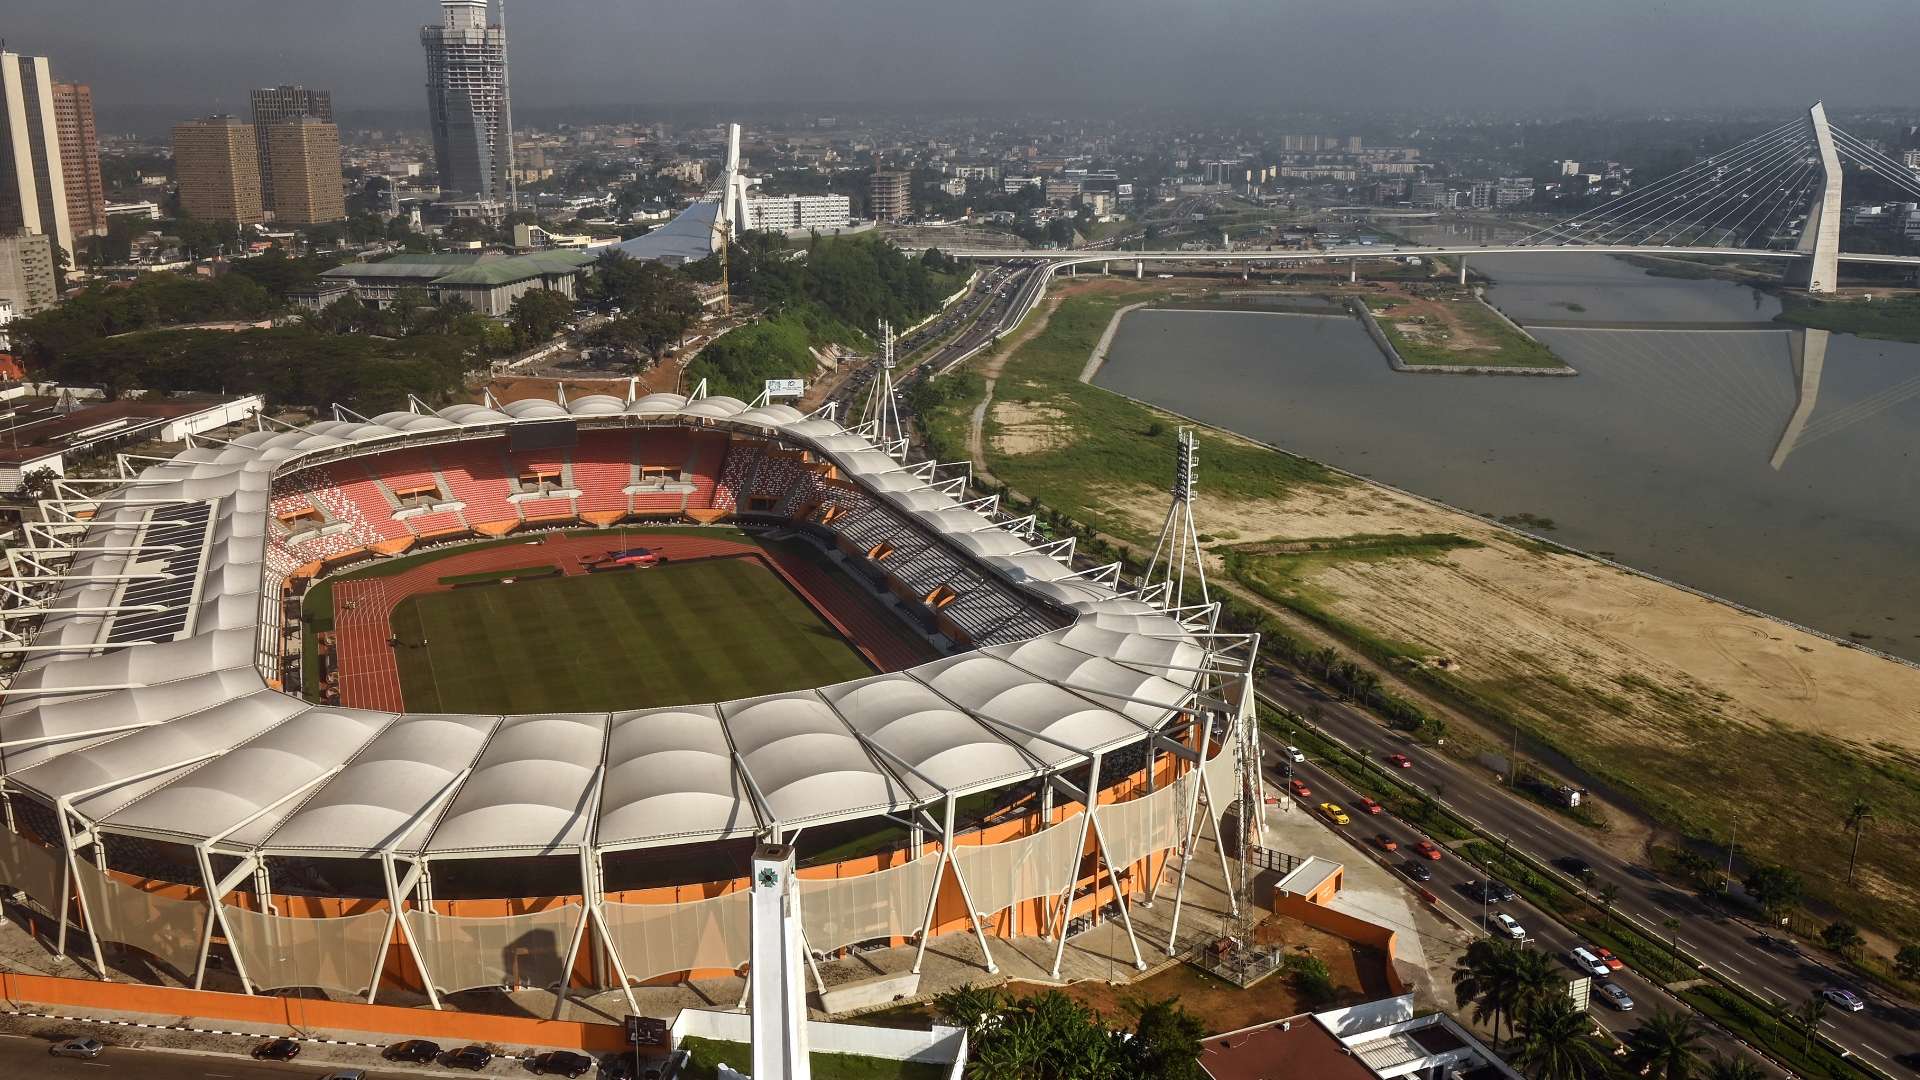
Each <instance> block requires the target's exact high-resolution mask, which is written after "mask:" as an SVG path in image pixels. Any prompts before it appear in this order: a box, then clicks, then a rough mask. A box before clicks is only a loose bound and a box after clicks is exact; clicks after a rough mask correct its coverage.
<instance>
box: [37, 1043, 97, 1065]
mask: <svg viewBox="0 0 1920 1080" xmlns="http://www.w3.org/2000/svg"><path fill="white" fill-rule="evenodd" d="M105 1049H106V1046H104V1045H103V1044H102V1043H101V1042H100V1040H99V1039H66V1040H63V1041H61V1042H57V1043H54V1044H53V1045H52V1046H50V1047H48V1048H47V1051H48V1052H49V1053H51V1054H52V1055H53V1056H54V1057H70V1058H83V1059H85V1060H87V1061H92V1060H93V1059H94V1058H97V1057H99V1056H100V1051H102V1050H105Z"/></svg>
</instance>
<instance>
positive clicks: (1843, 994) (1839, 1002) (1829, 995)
mask: <svg viewBox="0 0 1920 1080" xmlns="http://www.w3.org/2000/svg"><path fill="white" fill-rule="evenodd" d="M1820 996H1821V997H1823V998H1826V999H1827V1000H1828V1001H1830V1002H1832V1003H1833V1004H1834V1005H1835V1006H1836V1007H1838V1008H1842V1009H1845V1010H1847V1011H1848V1012H1859V1011H1860V1010H1861V1009H1864V1008H1866V1007H1867V1003H1866V1002H1865V1001H1862V1000H1861V999H1860V995H1859V994H1856V993H1854V992H1853V991H1851V990H1849V989H1847V988H1846V987H1844V986H1829V987H1827V988H1826V989H1825V990H1822V991H1820Z"/></svg>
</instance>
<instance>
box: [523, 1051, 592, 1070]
mask: <svg viewBox="0 0 1920 1080" xmlns="http://www.w3.org/2000/svg"><path fill="white" fill-rule="evenodd" d="M592 1069H593V1059H592V1058H590V1057H588V1056H586V1055H585V1054H575V1053H571V1052H569V1051H566V1050H549V1051H547V1052H546V1053H544V1054H541V1055H539V1056H537V1057H535V1058H534V1059H533V1074H534V1075H535V1076H546V1075H547V1074H549V1073H551V1074H553V1075H555V1076H566V1077H577V1076H585V1075H586V1074H587V1073H588V1072H590V1071H592Z"/></svg>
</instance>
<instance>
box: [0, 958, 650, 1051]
mask: <svg viewBox="0 0 1920 1080" xmlns="http://www.w3.org/2000/svg"><path fill="white" fill-rule="evenodd" d="M0 996H4V997H5V998H6V1000H8V1001H9V1002H16V1003H28V1004H34V1005H43V1006H56V1007H57V1006H61V1005H67V1006H78V1007H80V1008H87V1009H108V1010H112V1011H114V1012H129V1013H144V1014H146V1015H149V1016H166V1017H192V1018H195V1019H204V1020H226V1021H233V1022H237V1023H241V1024H251V1025H258V1026H261V1027H263V1028H267V1029H269V1030H268V1031H266V1032H262V1034H271V1033H275V1032H277V1031H279V1030H281V1029H287V1030H292V1031H296V1032H311V1031H358V1032H365V1033H367V1034H371V1035H398V1036H407V1037H412V1038H426V1039H437V1040H441V1041H450V1042H474V1043H485V1044H492V1045H497V1046H536V1047H551V1048H557V1049H562V1050H584V1051H588V1052H603V1051H610V1050H624V1049H626V1048H627V1040H626V1032H625V1030H624V1029H622V1028H620V1027H618V1026H615V1025H611V1024H585V1023H579V1022H576V1021H571V1020H527V1019H521V1018H518V1017H510V1016H489V1015H481V1014H477V1013H458V1012H434V1011H432V1010H431V1009H401V1008H395V1007H393V1006H390V1005H353V1004H348V1003H345V1002H338V1001H311V1000H307V999H304V998H285V997H247V996H245V995H243V994H220V993H215V992H213V991H209V990H176V989H173V988H172V987H165V986H141V985H137V984H129V983H107V982H93V981H90V980H86V979H61V978H55V977H53V976H48V975H14V974H8V973H5V972H0Z"/></svg>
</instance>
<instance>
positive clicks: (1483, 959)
mask: <svg viewBox="0 0 1920 1080" xmlns="http://www.w3.org/2000/svg"><path fill="white" fill-rule="evenodd" d="M1553 978H1554V972H1553V967H1552V963H1551V962H1550V961H1548V960H1547V957H1546V954H1544V953H1541V952H1539V951H1538V950H1535V949H1525V948H1520V947H1518V946H1515V945H1511V944H1508V943H1506V942H1503V941H1494V940H1492V939H1491V938H1482V939H1480V940H1478V941H1475V942H1474V943H1473V944H1471V945H1469V946H1467V953H1466V955H1465V956H1463V957H1461V958H1460V962H1459V964H1458V965H1457V966H1456V967H1455V968H1454V969H1453V993H1454V997H1455V999H1456V1000H1458V1001H1459V1002H1460V1004H1461V1005H1467V1004H1472V1005H1473V1019H1474V1022H1475V1023H1482V1024H1484V1023H1487V1022H1489V1021H1491V1022H1492V1024H1493V1033H1494V1039H1495V1040H1496V1041H1498V1039H1499V1038H1500V1033H1501V1029H1502V1027H1503V1025H1504V1024H1505V1023H1506V1022H1507V1021H1510V1020H1512V1019H1513V1018H1515V1017H1517V1016H1518V1015H1520V1013H1521V1011H1522V1010H1524V1009H1525V1008H1526V1007H1527V1006H1528V1005H1530V1004H1531V1003H1532V1002H1534V1001H1535V1000H1537V999H1538V998H1539V997H1540V996H1542V995H1543V994H1544V993H1545V991H1546V990H1547V989H1548V988H1549V987H1550V986H1551V985H1552V980H1553Z"/></svg>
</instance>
